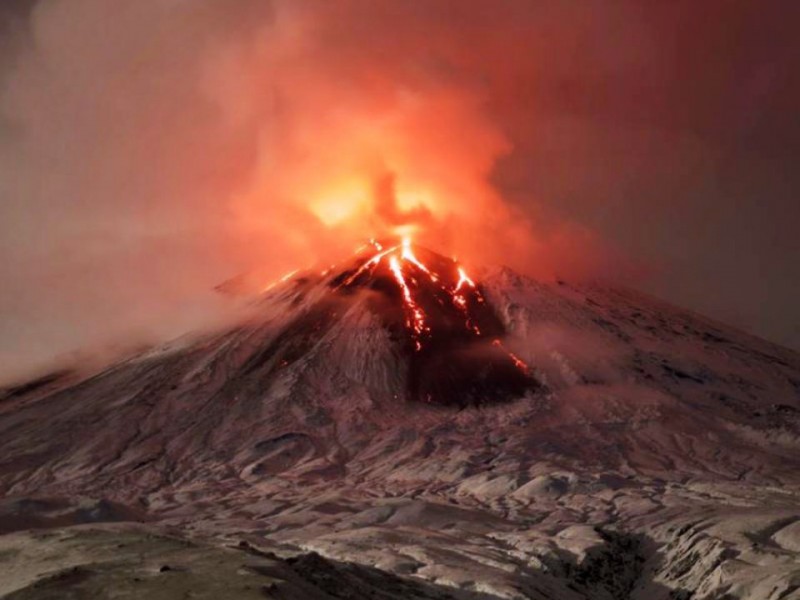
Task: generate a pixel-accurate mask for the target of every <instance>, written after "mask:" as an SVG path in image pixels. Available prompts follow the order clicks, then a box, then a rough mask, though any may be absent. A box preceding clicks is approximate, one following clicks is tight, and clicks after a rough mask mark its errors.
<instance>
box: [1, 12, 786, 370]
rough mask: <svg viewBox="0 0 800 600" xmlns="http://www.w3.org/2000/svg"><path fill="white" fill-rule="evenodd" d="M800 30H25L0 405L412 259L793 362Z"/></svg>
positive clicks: (286, 23) (357, 19) (25, 20)
mask: <svg viewBox="0 0 800 600" xmlns="http://www.w3.org/2000/svg"><path fill="white" fill-rule="evenodd" d="M798 23H800V5H798V4H797V3H796V2H794V1H793V0H771V1H766V2H760V1H759V2H757V1H755V0H751V1H747V2H745V1H742V0H725V1H722V0H704V1H703V2H696V1H685V0H677V1H674V2H640V1H634V0H630V1H628V0H615V1H613V2H608V1H600V0H597V1H593V0H581V1H577V0H576V1H568V0H564V1H562V2H556V1H552V0H548V1H540V2H536V1H533V0H519V1H515V0H504V1H501V2H488V1H485V0H480V1H478V0H424V1H423V0H407V1H404V2H399V1H391V2H390V1H385V0H369V1H367V0H359V1H357V0H342V1H340V2H335V3H333V2H326V1H323V0H274V1H272V2H270V1H267V0H191V1H190V0H149V1H148V2H137V3H131V2H127V1H124V0H39V1H36V0H6V1H4V2H3V3H2V4H0V281H2V282H3V285H2V286H0V380H2V379H10V378H14V377H20V376H22V375H25V374H28V373H32V372H33V371H34V370H36V369H40V368H43V366H45V365H47V364H48V363H49V362H50V361H53V360H54V359H56V360H68V359H75V360H77V359H79V358H80V357H83V356H86V355H88V354H91V353H93V352H99V353H100V354H106V355H110V354H113V353H115V352H122V351H125V350H128V349H130V348H134V347H138V346H139V345H142V344H146V343H152V342H154V341H158V340H165V339H169V338H171V337H173V336H176V335H180V334H181V333H183V332H185V331H189V330H192V329H196V328H202V327H207V326H209V325H212V324H215V323H219V322H221V321H224V319H225V318H227V315H228V312H227V310H228V309H227V306H226V300H225V299H224V298H222V297H220V296H219V295H218V294H215V293H214V292H213V291H212V290H213V287H214V285H216V284H217V283H219V282H221V281H224V280H226V279H228V278H229V277H231V276H234V275H236V274H238V273H241V272H246V271H257V272H259V273H263V274H264V277H265V279H269V278H270V277H278V276H280V275H281V274H283V273H285V272H287V271H290V270H293V269H295V268H298V267H303V266H305V265H310V264H315V263H318V262H320V261H328V260H330V259H331V257H338V256H345V255H346V254H347V253H348V252H349V251H351V250H352V248H353V247H355V245H357V244H358V243H359V242H360V240H363V238H364V237H369V236H371V235H387V234H390V233H394V232H396V231H398V230H412V229H413V231H414V236H415V239H417V240H418V241H419V242H420V243H424V244H425V245H427V246H429V247H431V248H432V249H434V250H440V251H442V252H448V253H454V254H457V255H458V256H459V258H463V259H464V260H465V261H467V262H471V263H475V264H479V263H483V264H485V263H498V262H500V263H506V264H509V265H510V266H512V267H514V268H516V269H519V270H521V271H524V272H526V273H529V274H531V275H533V276H536V277H542V278H549V277H562V278H576V279H577V278H594V277H597V278H603V279H610V280H612V281H615V282H618V283H620V284H623V285H628V286H631V287H635V288H638V289H641V290H644V291H646V292H649V293H651V294H653V295H656V296H659V297H661V298H663V299H665V300H668V301H670V302H672V303H674V304H677V305H681V306H684V307H687V308H690V309H693V310H695V311H698V312H700V313H703V314H705V315H708V316H710V317H712V318H715V319H717V320H720V321H723V322H726V323H729V324H731V325H733V326H735V327H738V328H741V329H744V330H747V331H750V332H752V333H754V334H756V335H758V336H762V337H765V338H767V339H770V340H772V341H774V342H776V343H779V344H782V345H786V346H789V347H793V348H795V349H800V235H798V229H800V200H799V199H798V196H799V194H798V193H799V192H800V170H798V168H797V166H798V164H800V161H799V160H798V159H799V158H800V119H798V118H797V114H796V113H797V107H798V106H800V80H798V77H797V73H800V44H799V43H798V42H797V41H796V29H797V24H798ZM84 353H88V354H84Z"/></svg>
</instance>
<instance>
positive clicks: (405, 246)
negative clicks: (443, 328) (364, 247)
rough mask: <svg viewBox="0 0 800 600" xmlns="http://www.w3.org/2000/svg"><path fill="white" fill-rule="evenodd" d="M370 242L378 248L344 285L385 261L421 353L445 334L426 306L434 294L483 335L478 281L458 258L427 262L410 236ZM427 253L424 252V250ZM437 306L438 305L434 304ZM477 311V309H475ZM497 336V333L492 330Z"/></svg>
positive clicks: (516, 362)
mask: <svg viewBox="0 0 800 600" xmlns="http://www.w3.org/2000/svg"><path fill="white" fill-rule="evenodd" d="M370 244H371V245H372V247H373V248H374V249H375V250H376V252H375V253H374V254H372V255H371V256H368V257H367V258H366V259H364V260H363V262H361V263H360V265H359V266H358V267H357V268H356V269H355V271H354V272H353V273H352V274H350V275H349V276H348V277H347V278H346V279H345V280H344V282H343V283H342V284H341V286H342V287H349V286H352V285H354V284H357V283H358V282H361V281H364V279H363V277H366V276H368V275H373V274H375V273H377V269H379V268H380V266H381V264H384V260H385V261H386V263H385V264H386V266H387V267H388V270H389V272H390V273H391V278H392V280H393V281H394V283H395V284H396V285H397V287H398V288H399V291H400V295H401V297H402V301H403V310H404V313H405V327H406V330H407V331H408V332H409V334H410V336H411V339H412V341H413V344H414V349H415V350H416V351H417V352H420V351H421V350H422V349H423V347H424V346H425V345H426V344H427V343H428V341H429V340H431V339H432V338H433V337H434V336H437V335H445V334H444V332H440V331H438V329H435V328H434V326H433V324H432V323H433V321H435V320H436V319H433V320H432V319H431V318H429V317H430V315H428V314H426V309H425V308H423V306H426V305H427V306H430V302H431V297H432V296H433V297H434V298H435V301H436V302H437V303H438V306H444V304H443V303H446V302H447V299H449V302H450V303H451V304H452V306H454V307H455V308H456V309H457V311H458V314H461V316H462V318H463V326H464V328H465V329H466V330H467V331H468V332H469V334H470V335H471V336H475V337H478V338H479V337H481V336H482V335H483V332H482V331H481V328H480V327H479V326H478V324H477V323H478V322H479V321H480V317H479V314H482V313H481V312H480V310H483V309H479V308H478V307H479V305H484V302H485V301H484V298H483V295H482V294H481V291H480V288H479V286H478V284H477V283H476V282H475V280H474V279H472V278H471V277H470V276H469V275H468V274H467V272H466V270H465V269H464V268H463V267H462V266H461V265H459V264H458V263H457V262H456V261H455V260H453V261H452V262H450V261H449V260H444V261H443V260H439V259H436V260H434V261H433V262H432V263H428V264H426V261H425V260H422V259H420V258H419V256H417V254H416V253H415V252H414V248H413V246H412V243H411V239H410V238H409V237H404V238H403V239H402V240H401V242H400V243H399V244H394V245H391V244H386V245H385V246H384V245H382V244H380V243H379V242H377V241H375V240H370ZM423 254H425V253H423ZM425 298H427V300H424V299H425ZM426 302H427V304H426ZM434 306H435V305H434ZM476 310H477V311H478V312H475V311H476ZM490 335H496V333H490ZM494 345H495V346H498V347H499V348H500V349H501V350H502V351H503V352H504V353H505V354H506V355H507V356H508V357H509V358H510V359H511V361H512V362H513V364H514V365H515V366H516V367H517V368H518V369H520V370H521V371H523V372H525V373H527V372H528V367H527V365H526V364H525V363H524V362H523V361H522V360H521V359H519V358H518V357H517V356H516V355H514V354H513V353H511V352H509V351H508V350H507V349H506V348H505V347H504V346H503V345H502V344H500V341H499V340H496V343H495V344H494Z"/></svg>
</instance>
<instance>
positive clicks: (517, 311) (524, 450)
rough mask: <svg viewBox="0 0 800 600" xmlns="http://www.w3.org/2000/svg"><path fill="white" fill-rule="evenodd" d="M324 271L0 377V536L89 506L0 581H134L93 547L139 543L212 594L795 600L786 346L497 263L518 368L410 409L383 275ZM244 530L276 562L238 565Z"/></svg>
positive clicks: (798, 566) (793, 375) (499, 299)
mask: <svg viewBox="0 0 800 600" xmlns="http://www.w3.org/2000/svg"><path fill="white" fill-rule="evenodd" d="M332 277H335V274H333V275H332V276H329V277H322V276H318V275H310V274H305V275H303V274H301V275H299V276H296V277H295V278H293V279H291V280H289V281H286V282H284V283H281V284H280V285H278V286H276V287H275V288H274V289H272V290H270V291H269V292H267V293H266V294H265V295H264V297H263V298H262V299H261V300H260V302H259V304H258V306H257V311H256V316H254V317H253V318H252V319H250V320H249V321H246V322H243V323H242V324H241V325H239V326H238V327H236V328H233V329H231V330H229V331H226V332H223V333H218V334H215V335H213V336H208V337H207V338H204V339H202V340H200V341H197V342H194V343H183V344H178V345H173V346H170V347H167V348H165V349H163V350H161V351H158V350H156V351H151V352H149V353H147V354H143V355H140V356H137V357H133V358H131V359H129V360H127V361H125V362H122V363H120V364H118V365H116V366H114V367H112V368H110V369H108V370H106V371H104V372H102V373H99V374H97V375H95V376H93V377H91V378H88V379H85V380H83V381H79V382H75V381H72V380H70V379H69V378H68V377H66V378H63V379H59V378H54V379H51V380H47V381H45V382H44V383H42V384H41V385H32V386H29V387H28V388H24V387H22V388H20V387H19V386H18V387H17V388H14V389H10V390H7V391H6V392H5V393H2V392H0V491H1V492H2V494H3V497H4V500H3V501H2V503H0V516H1V517H2V520H1V521H0V524H1V525H2V527H3V530H4V531H10V530H14V529H27V528H29V527H62V528H63V527H65V526H68V525H70V524H73V523H84V525H81V526H80V527H79V528H77V529H75V528H67V529H59V530H57V531H56V532H55V533H53V534H52V540H51V539H50V538H47V536H46V535H45V534H43V533H36V532H35V531H34V532H31V533H21V532H20V533H13V534H7V535H4V536H0V563H2V564H0V570H3V571H4V572H7V573H12V576H10V577H3V578H0V579H2V580H3V581H2V587H0V594H3V593H7V594H11V595H10V596H8V597H13V598H45V597H52V596H46V595H45V593H52V591H53V589H54V586H55V589H59V588H58V585H59V584H58V581H61V582H62V588H63V590H73V591H75V590H77V591H76V592H75V594H78V592H80V593H84V595H83V596H81V595H79V594H78V595H73V596H72V597H78V598H82V597H98V596H91V595H90V593H98V592H97V589H110V588H109V587H107V586H106V587H102V586H100V587H98V586H99V583H98V582H100V581H102V582H105V584H108V585H117V584H111V583H109V582H115V581H116V582H118V585H119V589H120V590H123V589H124V590H127V591H126V593H128V594H129V597H145V596H142V595H139V596H136V588H135V586H132V584H131V583H130V581H131V578H135V577H139V578H140V579H141V580H142V581H144V582H145V583H147V582H149V581H150V579H148V577H151V575H152V574H151V575H146V574H145V575H143V574H142V573H144V571H142V570H146V569H145V566H142V565H139V566H137V564H139V563H136V560H135V559H134V558H131V557H132V556H134V555H135V554H136V553H131V552H129V551H128V550H125V549H124V548H122V547H120V549H119V556H118V558H119V560H118V561H117V562H116V563H114V565H115V566H113V568H112V567H111V566H109V564H110V563H109V564H107V563H108V561H109V560H110V558H109V556H113V555H114V554H115V552H116V551H115V550H113V549H109V547H110V546H109V545H110V544H111V542H110V541H109V540H113V539H117V538H118V539H120V540H122V541H120V542H119V543H120V544H132V545H134V546H135V547H136V548H139V547H140V546H138V545H137V544H145V542H143V541H142V539H140V537H142V536H143V537H144V538H148V536H150V537H149V538H148V539H151V541H152V544H154V545H153V548H154V549H153V552H154V553H156V554H158V553H163V552H173V553H175V556H178V557H179V558H176V559H175V560H179V561H183V563H185V564H186V565H187V566H186V569H185V570H183V571H180V572H179V573H174V575H176V578H174V579H173V580H171V581H173V583H174V582H175V581H177V580H178V578H179V577H182V578H184V579H182V580H181V581H183V582H184V583H185V584H186V586H189V587H187V588H186V589H183V588H180V590H179V591H175V594H178V593H179V592H180V593H184V592H186V590H189V589H190V587H191V586H190V584H192V582H193V581H195V579H196V581H195V583H196V582H199V581H200V580H201V579H202V580H203V581H205V579H204V578H208V569H211V568H212V567H209V566H208V564H210V563H211V562H213V560H212V558H213V556H216V554H214V553H216V552H219V553H221V554H220V555H219V556H220V558H219V561H218V562H219V564H220V565H222V566H221V567H220V568H219V572H218V577H217V579H216V580H215V581H217V583H219V582H223V583H225V582H227V584H226V585H229V587H228V588H225V589H228V590H229V596H228V597H239V596H236V595H235V594H236V593H239V592H236V590H239V588H238V587H236V586H243V585H245V584H246V585H256V583H257V587H256V588H254V589H256V590H257V591H258V592H259V593H260V594H262V596H261V597H275V598H305V597H308V598H345V597H349V598H370V597H377V598H416V597H420V598H421V597H457V598H537V599H538V598H541V599H555V598H563V599H580V598H599V599H606V598H607V599H621V598H642V599H645V598H646V599H647V600H657V599H659V598H690V597H691V598H695V599H700V598H723V597H725V598H748V599H772V600H778V599H783V600H787V599H791V598H798V597H800V526H799V525H798V523H800V488H798V484H799V483H800V469H799V468H798V467H800V391H799V390H800V357H798V355H797V354H796V353H794V352H792V351H790V350H786V349H783V348H779V347H776V346H774V345H772V344H769V343H767V342H764V341H762V340H759V339H756V338H753V337H751V336H748V335H746V334H743V333H741V332H737V331H735V330H732V329H730V328H728V327H726V326H724V325H721V324H718V323H714V322H712V321H710V320H707V319H705V318H702V317H700V316H697V315H694V314H691V313H689V312H687V311H683V310H680V309H677V308H674V307H671V306H669V305H666V304H664V303H661V302H659V301H657V300H654V299H651V298H649V297H646V296H644V295H641V294H638V293H636V292H632V291H627V290H621V289H618V288H613V287H608V286H604V285H600V284H581V285H578V284H571V283H553V284H544V283H540V282H536V281H533V280H531V279H528V278H526V277H522V276H520V275H518V274H515V273H513V272H511V271H509V270H507V269H496V270H493V271H488V272H486V273H485V274H484V275H483V277H482V278H481V284H482V288H483V293H484V294H485V296H486V298H487V300H488V302H489V305H490V306H491V307H492V309H493V310H494V311H495V314H496V315H497V317H498V318H499V322H500V323H501V324H502V327H503V330H504V337H503V344H504V346H505V347H506V348H508V349H509V350H510V351H511V352H513V353H514V354H515V355H517V356H519V357H520V358H521V359H522V360H524V361H525V362H526V363H527V364H528V365H529V366H530V369H531V371H530V377H531V381H532V382H535V385H534V384H531V385H530V386H526V387H524V389H520V390H519V391H520V393H519V394H517V395H516V396H514V395H513V394H511V395H509V394H505V395H504V397H502V398H495V400H497V401H495V402H484V403H480V402H477V403H476V402H475V401H474V399H472V400H470V401H469V402H463V403H459V402H452V401H448V402H445V403H436V402H432V403H425V402H419V401H416V400H415V398H413V397H411V398H410V397H408V394H407V391H408V378H409V369H410V365H411V362H410V361H411V358H410V356H411V355H409V350H408V347H407V344H405V343H404V341H403V339H402V336H400V335H399V334H398V332H397V330H396V329H393V328H392V327H391V326H387V321H386V313H385V312H382V311H381V310H376V309H375V306H376V294H379V293H380V291H379V290H377V291H376V290H374V289H359V290H356V291H355V292H354V293H350V294H344V295H342V294H336V293H333V292H332V290H333V289H334V288H333V287H332V286H331V285H330V284H331V281H332V279H331V278H332ZM378 300H380V298H378ZM464 375H465V377H474V376H475V374H474V373H472V372H469V373H465V374H464ZM506 391H508V390H506ZM450 400H452V398H450ZM476 404H477V406H476ZM120 520H124V521H131V520H140V521H145V522H146V524H144V525H137V526H136V528H135V529H125V527H126V526H123V525H120V524H115V525H113V526H112V525H108V524H105V523H106V522H109V521H120ZM130 527H133V525H131V526H130ZM87 531H88V532H94V533H87ZM143 531H144V532H149V533H147V534H145V533H142V532H143ZM70 532H73V533H70ZM167 534H169V536H172V537H170V538H169V540H168V541H164V540H165V539H167V538H164V537H163V536H164V535H167ZM65 536H66V538H69V539H72V540H73V541H72V542H69V544H72V545H70V546H69V547H70V548H71V550H70V552H71V553H70V552H66V551H65V552H66V553H64V552H61V553H59V552H58V551H57V548H56V547H55V546H54V544H57V543H62V542H60V540H62V538H64V537H65ZM86 536H88V537H86ZM92 536H94V537H92ZM115 536H116V538H115ZM123 538H124V539H123ZM175 539H179V540H186V539H191V540H192V542H191V543H188V542H187V544H189V545H186V546H184V547H183V549H181V550H180V551H178V550H177V549H176V548H173V547H172V546H170V544H172V543H173V541H174V540H175ZM243 541H246V544H245V545H244V546H239V544H240V543H242V542H243ZM63 543H65V544H66V543H67V542H63ZM181 543H183V542H181ZM69 544H68V545H69ZM227 546H234V547H236V548H237V549H236V550H231V549H229V548H227ZM142 547H144V546H142ZM242 547H244V548H245V549H248V548H249V549H251V550H253V552H250V553H247V552H245V553H244V554H248V556H256V557H260V558H259V560H267V561H272V562H271V563H270V564H269V565H268V566H265V565H261V566H259V569H261V570H260V571H259V570H258V569H256V570H255V571H253V570H252V569H250V570H249V571H247V573H248V575H247V576H245V575H241V574H239V575H237V571H236V569H234V568H232V567H230V565H229V562H230V561H231V560H233V561H234V562H235V561H237V560H239V558H238V556H239V555H240V554H242ZM259 548H260V549H261V550H258V551H256V549H259ZM137 551H138V550H137ZM141 551H142V552H145V550H141ZM269 552H274V553H275V554H274V555H269V556H271V557H272V558H264V557H265V556H267V554H265V553H269ZM231 553H233V556H235V558H231V556H232V555H231ZM254 553H255V554H254ZM310 553H317V554H318V555H319V556H317V555H316V554H310ZM214 560H216V559H214ZM125 561H128V562H130V565H128V562H125ZM287 561H288V562H287ZM87 565H88V566H87ZM97 565H100V566H97ZM120 565H122V566H120ZM125 565H128V566H125ZM123 567H124V568H123ZM301 567H302V568H301ZM66 568H69V569H73V568H79V569H82V571H78V572H77V575H76V574H72V575H70V574H69V572H67V575H63V573H64V569H66ZM147 568H148V569H149V568H150V567H149V566H147ZM136 569H139V570H140V571H142V573H139V574H137V571H136ZM254 572H255V573H256V575H258V576H259V577H262V578H266V579H265V581H264V582H261V583H258V582H254V580H251V579H250V578H251V577H253V576H254V575H253V573H254ZM59 573H61V574H62V575H63V577H62V579H61V580H58V579H57V578H56V580H54V579H53V577H52V576H56V575H58V574H59ZM147 573H150V571H147ZM259 573H260V575H259ZM45 576H51V577H50V579H47V580H44V579H42V578H43V577H45ZM152 577H155V576H154V575H152ZM193 577H194V578H195V579H192V578H193ZM43 581H44V582H45V583H42V582H43ZM54 581H55V583H53V582H54ZM37 582H38V583H37ZM37 585H38V586H39V587H38V588H37V587H36V586H37ZM148 585H149V584H148ZM154 585H155V584H154ZM170 585H173V584H172V583H171V584H170ZM175 585H177V584H175ZM192 585H194V584H192ZM198 585H199V584H198ZM204 585H205V584H204ZM209 585H210V584H209ZM214 585H215V586H216V585H217V584H214ZM219 585H222V583H219ZM258 586H262V587H263V589H261V588H259V587H258ZM156 587H157V586H156ZM212 587H213V586H212ZM212 587H207V586H206V587H205V588H204V587H203V586H202V585H201V586H200V587H196V588H191V589H192V590H194V591H195V594H196V595H195V596H194V597H221V596H219V595H218V594H219V593H220V592H219V591H218V588H217V587H213V589H214V590H217V592H215V593H216V594H217V595H213V594H212V595H209V594H211V592H208V590H211V589H212ZM142 589H144V587H143V588H142ZM148 589H149V588H148ZM204 589H205V590H206V592H203V590H204ZM37 590H39V591H40V593H38V592H37ZM92 590H94V592H92ZM131 590H132V591H131ZM173 591H174V590H173ZM37 593H38V595H37ZM70 593H72V592H70ZM142 593H145V592H142ZM203 593H206V596H204V595H203ZM87 594H89V595H87ZM130 594H133V596H130ZM348 594H349V595H348ZM370 594H373V595H370ZM437 594H438V596H437ZM448 595H449V596H448ZM100 597H111V596H110V595H106V596H100ZM146 597H157V596H146ZM164 597H167V596H164ZM172 597H178V596H172ZM241 597H249V596H247V594H245V593H244V592H243V591H242V592H241Z"/></svg>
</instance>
